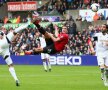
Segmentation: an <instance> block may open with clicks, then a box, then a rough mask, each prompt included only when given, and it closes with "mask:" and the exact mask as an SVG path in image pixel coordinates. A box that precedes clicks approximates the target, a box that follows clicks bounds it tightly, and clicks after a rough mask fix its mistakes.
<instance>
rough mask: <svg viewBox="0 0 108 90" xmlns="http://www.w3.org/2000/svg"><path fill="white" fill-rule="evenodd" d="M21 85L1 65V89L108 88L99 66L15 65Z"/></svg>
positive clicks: (78, 89) (81, 89) (92, 89)
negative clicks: (101, 77) (46, 70)
mask: <svg viewBox="0 0 108 90" xmlns="http://www.w3.org/2000/svg"><path fill="white" fill-rule="evenodd" d="M15 69H16V73H17V76H18V77H19V79H20V83H21V86H20V87H16V86H15V82H14V80H13V78H12V77H11V75H10V74H9V71H8V67H7V66H6V65H0V90H108V87H105V86H104V85H103V81H102V80H101V79H100V71H99V68H98V67H97V66H52V72H44V70H43V66H35V65H34V66H30V65H15Z"/></svg>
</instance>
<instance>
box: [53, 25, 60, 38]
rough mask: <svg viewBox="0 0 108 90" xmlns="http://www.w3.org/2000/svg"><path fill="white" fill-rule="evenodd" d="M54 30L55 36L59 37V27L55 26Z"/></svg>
mask: <svg viewBox="0 0 108 90" xmlns="http://www.w3.org/2000/svg"><path fill="white" fill-rule="evenodd" d="M54 28H55V36H56V37H58V34H59V28H58V27H57V25H54Z"/></svg>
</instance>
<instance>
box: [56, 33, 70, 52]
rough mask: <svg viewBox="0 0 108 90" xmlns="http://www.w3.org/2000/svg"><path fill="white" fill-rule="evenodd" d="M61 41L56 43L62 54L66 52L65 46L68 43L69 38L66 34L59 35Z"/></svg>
mask: <svg viewBox="0 0 108 90" xmlns="http://www.w3.org/2000/svg"><path fill="white" fill-rule="evenodd" d="M58 37H59V38H60V41H57V42H54V46H55V49H56V50H57V51H58V52H60V51H62V50H64V48H65V45H66V44H67V43H68V39H69V36H68V34H66V33H60V34H59V35H58Z"/></svg>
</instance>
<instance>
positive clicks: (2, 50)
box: [0, 32, 14, 57]
mask: <svg viewBox="0 0 108 90" xmlns="http://www.w3.org/2000/svg"><path fill="white" fill-rule="evenodd" d="M13 36H14V34H13V32H10V33H9V34H7V36H6V35H3V39H0V55H2V56H3V57H4V56H5V55H6V54H7V55H9V54H10V53H9V44H10V43H9V41H12V39H13ZM6 52H7V53H6Z"/></svg>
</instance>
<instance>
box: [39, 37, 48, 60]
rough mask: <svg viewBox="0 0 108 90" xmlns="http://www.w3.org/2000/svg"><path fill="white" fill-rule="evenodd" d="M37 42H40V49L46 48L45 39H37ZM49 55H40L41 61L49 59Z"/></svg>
mask: <svg viewBox="0 0 108 90" xmlns="http://www.w3.org/2000/svg"><path fill="white" fill-rule="evenodd" d="M39 40H40V46H41V47H42V48H44V47H46V41H45V39H44V38H43V37H39ZM49 57H50V56H49V54H47V53H41V59H46V58H47V59H49Z"/></svg>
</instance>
